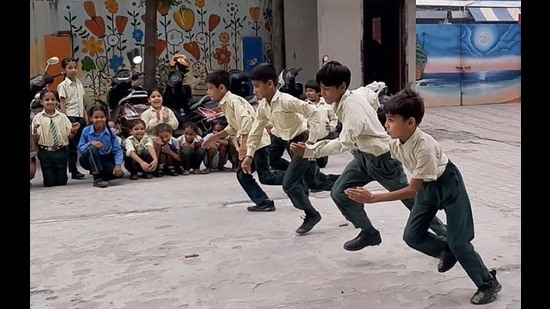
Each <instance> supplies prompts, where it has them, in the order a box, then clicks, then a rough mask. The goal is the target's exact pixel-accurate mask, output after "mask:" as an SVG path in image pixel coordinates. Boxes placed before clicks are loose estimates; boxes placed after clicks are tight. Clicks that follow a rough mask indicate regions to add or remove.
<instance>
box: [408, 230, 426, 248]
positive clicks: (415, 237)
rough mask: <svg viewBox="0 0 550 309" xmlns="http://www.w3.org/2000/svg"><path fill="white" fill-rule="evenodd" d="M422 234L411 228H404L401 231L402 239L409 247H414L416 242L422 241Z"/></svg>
mask: <svg viewBox="0 0 550 309" xmlns="http://www.w3.org/2000/svg"><path fill="white" fill-rule="evenodd" d="M423 238H424V236H423V235H420V234H417V233H413V232H412V231H411V230H409V229H407V228H405V231H404V232H403V241H404V242H405V243H406V244H407V245H408V246H409V247H411V248H416V247H417V246H418V244H420V243H422V241H423Z"/></svg>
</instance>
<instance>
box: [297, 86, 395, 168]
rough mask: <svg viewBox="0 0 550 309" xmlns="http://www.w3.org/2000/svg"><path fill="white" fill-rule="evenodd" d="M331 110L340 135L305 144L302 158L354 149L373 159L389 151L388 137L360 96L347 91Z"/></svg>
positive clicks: (372, 110) (374, 114)
mask: <svg viewBox="0 0 550 309" xmlns="http://www.w3.org/2000/svg"><path fill="white" fill-rule="evenodd" d="M332 108H333V110H334V112H335V113H336V116H337V117H338V119H339V120H340V122H341V123H342V131H341V132H340V136H339V137H338V138H337V139H333V140H322V141H319V142H317V143H315V145H306V150H305V152H304V158H313V157H315V158H320V157H325V156H329V155H333V154H339V153H343V152H346V151H348V150H351V149H354V148H358V149H359V150H361V151H363V152H365V153H369V154H372V155H374V156H379V155H381V154H384V153H386V152H388V151H390V149H389V142H390V140H391V138H390V136H389V135H388V134H387V133H386V130H385V129H384V127H383V126H382V124H380V121H379V120H378V114H377V113H376V111H375V110H374V109H373V108H372V106H371V105H369V104H368V103H367V102H365V98H364V96H363V95H362V94H360V93H357V92H355V91H350V90H347V91H346V92H345V93H344V95H342V98H341V99H340V101H339V102H334V103H332Z"/></svg>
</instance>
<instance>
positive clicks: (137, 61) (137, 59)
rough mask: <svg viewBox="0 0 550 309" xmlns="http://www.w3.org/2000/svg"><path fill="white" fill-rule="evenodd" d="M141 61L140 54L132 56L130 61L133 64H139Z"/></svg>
mask: <svg viewBox="0 0 550 309" xmlns="http://www.w3.org/2000/svg"><path fill="white" fill-rule="evenodd" d="M142 61H143V58H142V57H141V56H135V57H134V58H132V62H133V63H134V64H140V63H141V62H142Z"/></svg>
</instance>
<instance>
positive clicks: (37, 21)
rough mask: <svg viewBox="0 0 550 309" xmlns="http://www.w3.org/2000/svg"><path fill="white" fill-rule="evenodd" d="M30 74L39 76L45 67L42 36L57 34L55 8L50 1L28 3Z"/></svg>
mask: <svg viewBox="0 0 550 309" xmlns="http://www.w3.org/2000/svg"><path fill="white" fill-rule="evenodd" d="M29 26H30V33H29V37H30V58H31V59H30V73H29V75H30V76H32V75H35V74H41V73H43V71H44V67H45V65H46V56H45V55H44V36H45V35H54V34H55V33H56V32H57V6H56V5H55V3H53V2H50V1H30V25H29Z"/></svg>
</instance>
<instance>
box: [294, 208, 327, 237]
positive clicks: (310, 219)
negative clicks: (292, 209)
mask: <svg viewBox="0 0 550 309" xmlns="http://www.w3.org/2000/svg"><path fill="white" fill-rule="evenodd" d="M319 221H321V214H320V213H318V212H316V213H315V215H308V214H306V216H305V218H304V223H302V225H300V227H299V228H298V229H297V230H296V233H298V234H305V233H307V232H309V231H311V229H312V228H313V227H314V226H315V225H316V224H317V223H319Z"/></svg>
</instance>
